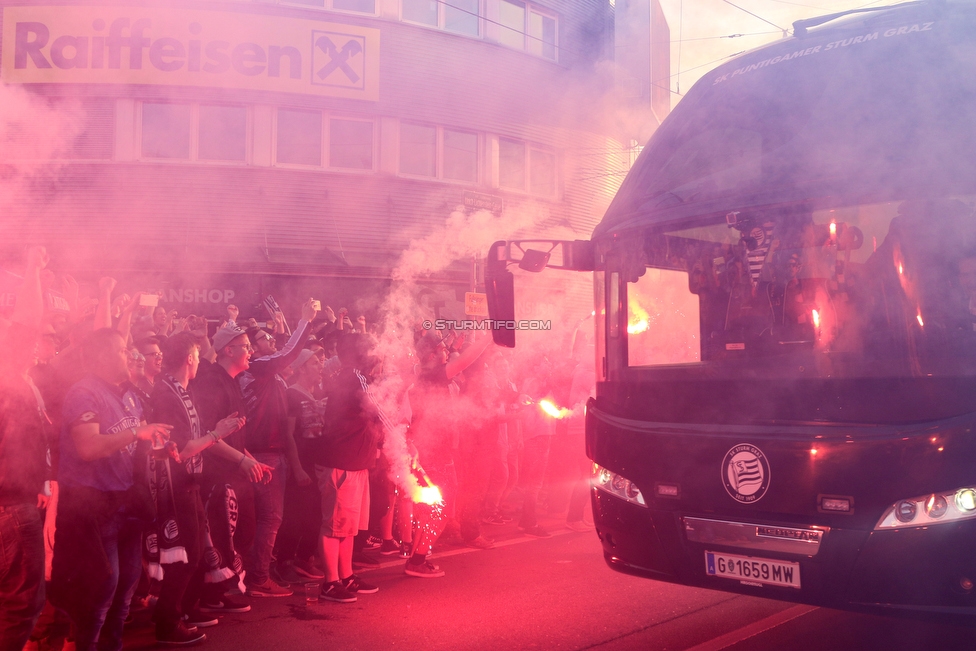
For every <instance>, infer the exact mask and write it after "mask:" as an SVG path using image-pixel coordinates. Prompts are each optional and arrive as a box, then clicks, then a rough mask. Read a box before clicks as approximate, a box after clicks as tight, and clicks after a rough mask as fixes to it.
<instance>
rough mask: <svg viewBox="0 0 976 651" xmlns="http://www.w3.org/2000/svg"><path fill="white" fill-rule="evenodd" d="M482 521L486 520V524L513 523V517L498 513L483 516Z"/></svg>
mask: <svg viewBox="0 0 976 651" xmlns="http://www.w3.org/2000/svg"><path fill="white" fill-rule="evenodd" d="M481 521H482V522H484V523H485V524H511V523H512V519H511V518H509V517H507V516H504V515H502V514H500V513H496V514H495V515H489V516H488V517H487V518H482V519H481Z"/></svg>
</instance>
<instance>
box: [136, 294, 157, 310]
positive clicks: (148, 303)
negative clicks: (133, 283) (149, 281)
mask: <svg viewBox="0 0 976 651" xmlns="http://www.w3.org/2000/svg"><path fill="white" fill-rule="evenodd" d="M139 305H142V306H145V307H156V306H157V305H159V295H158V294H143V295H142V296H140V297H139Z"/></svg>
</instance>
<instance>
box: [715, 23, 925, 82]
mask: <svg viewBox="0 0 976 651" xmlns="http://www.w3.org/2000/svg"><path fill="white" fill-rule="evenodd" d="M933 25H935V23H934V22H931V23H917V24H913V25H902V26H901V27H892V28H891V29H888V30H885V31H884V32H880V31H878V32H871V33H869V34H861V35H858V36H851V37H849V38H844V39H840V40H837V41H831V42H829V43H821V44H820V45H815V46H811V47H808V48H805V49H802V50H796V51H795V52H791V53H789V54H781V55H779V56H775V57H772V58H769V59H764V60H763V61H757V62H756V63H751V64H749V65H747V66H743V67H741V68H737V69H735V70H733V71H732V72H727V73H725V74H724V75H720V76H718V77H716V78H715V79H713V80H712V85H715V84H720V83H722V82H723V81H728V80H730V79H732V78H734V77H738V76H739V75H744V74H748V73H750V72H753V71H754V70H760V69H762V68H766V67H768V66H774V65H776V64H778V63H782V62H784V61H792V60H793V59H798V58H800V57H807V56H811V55H813V54H820V53H821V52H829V51H831V50H837V49H840V48H845V47H849V46H851V45H858V44H860V43H869V42H871V41H877V40H879V39H880V38H881V37H882V36H884V37H885V38H889V37H892V36H902V35H904V34H912V33H915V32H930V31H932V29H933Z"/></svg>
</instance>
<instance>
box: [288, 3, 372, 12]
mask: <svg viewBox="0 0 976 651" xmlns="http://www.w3.org/2000/svg"><path fill="white" fill-rule="evenodd" d="M278 4H283V5H284V4H287V5H303V6H306V7H318V8H320V9H334V10H336V11H354V12H356V13H359V14H376V0H278Z"/></svg>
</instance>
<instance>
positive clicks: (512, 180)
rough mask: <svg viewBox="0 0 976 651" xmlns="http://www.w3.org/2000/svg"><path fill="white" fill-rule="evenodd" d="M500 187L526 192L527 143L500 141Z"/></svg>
mask: <svg viewBox="0 0 976 651" xmlns="http://www.w3.org/2000/svg"><path fill="white" fill-rule="evenodd" d="M498 186H499V187H502V188H506V189H508V190H525V143H524V142H518V141H517V140H506V139H505V138H499V139H498Z"/></svg>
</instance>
